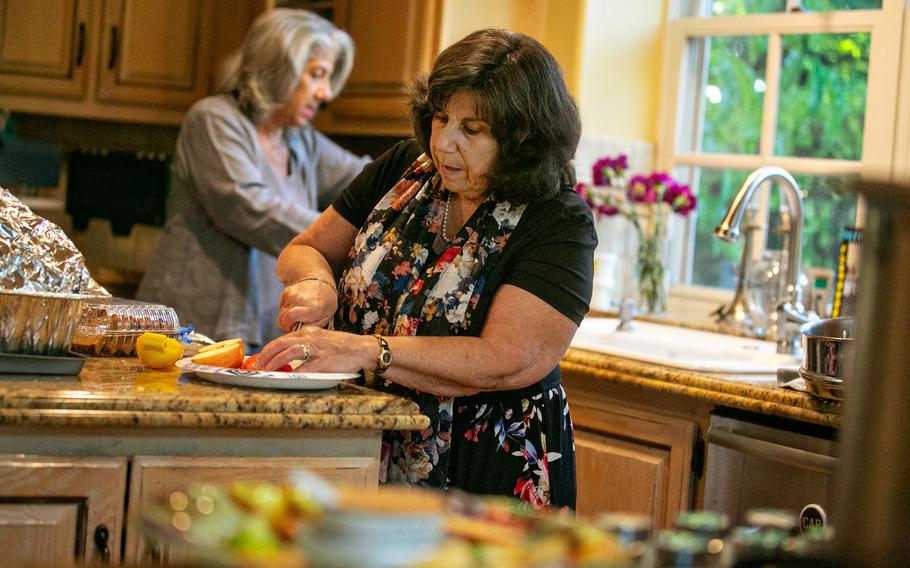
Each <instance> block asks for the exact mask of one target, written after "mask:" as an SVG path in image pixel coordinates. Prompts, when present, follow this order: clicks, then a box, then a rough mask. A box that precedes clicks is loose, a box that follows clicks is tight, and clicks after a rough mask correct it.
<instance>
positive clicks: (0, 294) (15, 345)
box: [0, 290, 100, 356]
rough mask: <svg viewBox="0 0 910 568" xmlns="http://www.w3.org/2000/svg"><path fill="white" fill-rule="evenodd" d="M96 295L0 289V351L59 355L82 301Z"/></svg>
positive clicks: (67, 344) (63, 351)
mask: <svg viewBox="0 0 910 568" xmlns="http://www.w3.org/2000/svg"><path fill="white" fill-rule="evenodd" d="M97 299H100V297H96V296H85V295H82V294H58V293H53V292H23V291H18V290H16V291H13V290H0V351H2V352H5V353H25V354H28V355H51V356H62V355H66V353H67V351H69V347H70V343H71V342H72V339H73V333H74V332H75V330H76V324H78V323H79V318H80V316H81V314H82V308H83V306H84V303H85V301H86V300H97Z"/></svg>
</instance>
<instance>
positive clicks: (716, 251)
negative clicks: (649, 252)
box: [692, 168, 856, 289]
mask: <svg viewBox="0 0 910 568" xmlns="http://www.w3.org/2000/svg"><path fill="white" fill-rule="evenodd" d="M749 173H751V172H748V171H744V170H714V169H707V168H702V169H700V171H698V174H699V176H698V178H699V179H698V183H697V191H698V209H696V211H695V213H696V218H695V251H694V255H693V266H692V283H693V284H697V285H702V286H713V287H720V288H727V289H733V288H735V287H736V274H737V270H738V268H739V263H740V256H741V254H742V249H743V239H742V238H740V240H739V242H737V243H734V244H730V243H727V242H724V241H721V240H720V239H718V238H716V237H715V236H714V229H715V227H717V225H718V224H719V223H720V220H721V219H722V218H723V216H724V215H725V214H726V212H727V207H728V206H729V204H730V201H731V200H732V198H733V196H734V195H735V194H736V192H737V190H738V189H739V188H740V186H741V185H742V183H743V182H744V181H745V180H746V178H747V177H748V176H749ZM794 178H795V179H796V181H797V183H799V185H800V188H801V189H802V193H803V247H802V251H803V262H802V265H803V267H818V268H828V269H831V270H836V269H837V255H838V247H839V245H840V234H841V231H842V230H843V228H844V227H847V226H852V225H853V224H854V219H855V216H856V196H855V194H854V193H852V192H851V191H850V190H849V187H850V183H851V182H852V181H853V180H851V179H847V178H842V177H830V176H808V175H795V176H794ZM758 199H759V196H758V194H756V206H757V205H758V203H757V202H758ZM768 201H769V204H768V206H769V207H770V208H771V209H774V210H776V209H778V207H779V205H780V203H781V202H783V199H782V197H781V196H780V192H779V190H775V191H773V192H772V194H771V196H770V199H769V200H768ZM771 224H772V226H773V225H774V221H772V223H771ZM743 234H745V232H743ZM754 246H755V247H762V246H765V242H764V241H763V240H762V242H757V243H754ZM767 247H769V248H771V249H783V248H785V247H786V243H785V241H784V239H782V238H781V237H780V236H779V235H775V234H774V231H772V232H771V234H769V235H768V237H767ZM757 256H760V255H757Z"/></svg>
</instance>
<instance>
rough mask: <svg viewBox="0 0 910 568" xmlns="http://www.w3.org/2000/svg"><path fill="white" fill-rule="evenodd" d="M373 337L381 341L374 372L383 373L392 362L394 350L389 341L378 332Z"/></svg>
mask: <svg viewBox="0 0 910 568" xmlns="http://www.w3.org/2000/svg"><path fill="white" fill-rule="evenodd" d="M373 337H375V338H376V340H377V341H378V342H379V355H377V356H376V368H375V369H373V373H374V374H377V375H381V374H383V373H385V370H386V369H388V368H389V365H391V364H392V352H391V351H390V350H389V342H388V341H386V340H385V338H384V337H383V336H381V335H379V334H378V333H376V334H374V335H373Z"/></svg>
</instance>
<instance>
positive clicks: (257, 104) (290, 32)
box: [218, 8, 354, 124]
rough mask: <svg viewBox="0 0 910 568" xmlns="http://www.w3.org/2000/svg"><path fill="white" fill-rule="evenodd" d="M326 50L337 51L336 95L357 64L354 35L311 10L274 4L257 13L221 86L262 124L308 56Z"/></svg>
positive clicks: (296, 81) (229, 62) (291, 85)
mask: <svg viewBox="0 0 910 568" xmlns="http://www.w3.org/2000/svg"><path fill="white" fill-rule="evenodd" d="M325 51H330V52H333V53H335V55H336V60H335V69H334V70H333V72H332V75H331V76H330V77H329V82H330V84H331V85H332V95H333V96H337V94H338V93H339V92H341V89H342V88H343V87H344V83H345V81H347V79H348V76H349V75H350V74H351V67H352V66H353V64H354V42H353V41H352V40H351V36H349V35H348V34H347V33H346V32H345V31H344V30H340V29H338V28H336V27H335V26H334V25H333V24H332V23H331V22H329V21H328V20H326V19H324V18H322V17H320V16H318V15H316V14H314V13H312V12H308V11H306V10H296V9H290V8H276V9H274V10H269V11H267V12H264V13H263V14H261V15H260V16H259V17H258V18H256V20H255V21H254V22H253V25H252V26H250V29H249V31H247V33H246V38H245V39H244V41H243V45H241V46H240V48H239V49H238V50H237V51H235V52H234V53H233V54H232V55H231V56H230V57H229V58H228V59H227V61H226V62H225V64H224V69H223V79H222V80H221V84H220V85H219V87H218V90H219V91H220V92H222V93H232V94H234V95H235V96H236V97H237V100H238V101H239V103H240V109H241V110H242V111H243V112H244V113H245V114H246V115H247V116H248V117H249V118H250V120H252V121H253V123H255V124H258V123H260V122H261V121H262V120H263V119H264V118H265V117H266V116H267V115H268V114H269V112H270V111H271V110H272V109H274V108H276V107H278V106H281V105H282V104H283V103H284V102H285V101H286V100H287V98H288V97H289V96H290V95H291V93H292V92H293V90H294V88H295V87H296V86H297V85H298V84H299V83H300V78H301V75H302V74H303V71H304V69H305V67H306V63H307V61H309V60H310V59H311V58H312V57H314V56H317V55H319V54H320V53H322V52H325Z"/></svg>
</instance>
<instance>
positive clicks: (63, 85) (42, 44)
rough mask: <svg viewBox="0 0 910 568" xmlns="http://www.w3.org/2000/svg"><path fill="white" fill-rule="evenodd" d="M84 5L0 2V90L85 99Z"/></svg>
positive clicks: (47, 0) (63, 0) (58, 0)
mask: <svg viewBox="0 0 910 568" xmlns="http://www.w3.org/2000/svg"><path fill="white" fill-rule="evenodd" d="M90 7H91V6H90V2H89V0H82V1H77V0H0V91H3V92H7V93H41V94H47V95H54V96H61V97H80V96H82V95H84V94H85V86H86V79H85V78H86V67H87V65H86V53H87V51H86V50H87V49H89V48H90V45H89V37H88V35H89V29H88V26H89V15H90V14H89V12H90Z"/></svg>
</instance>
